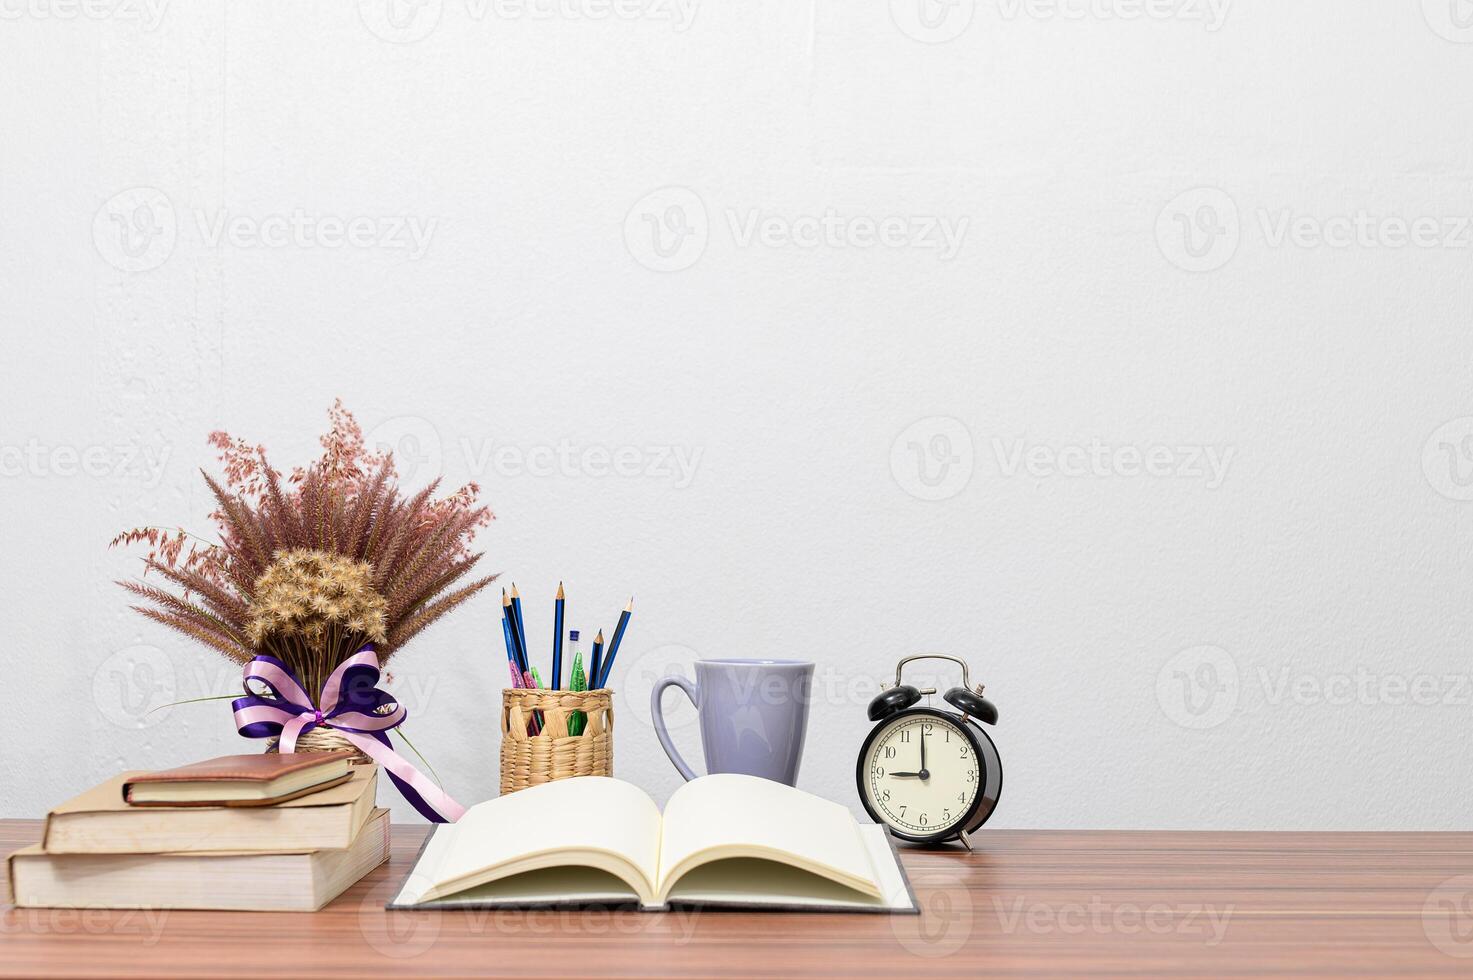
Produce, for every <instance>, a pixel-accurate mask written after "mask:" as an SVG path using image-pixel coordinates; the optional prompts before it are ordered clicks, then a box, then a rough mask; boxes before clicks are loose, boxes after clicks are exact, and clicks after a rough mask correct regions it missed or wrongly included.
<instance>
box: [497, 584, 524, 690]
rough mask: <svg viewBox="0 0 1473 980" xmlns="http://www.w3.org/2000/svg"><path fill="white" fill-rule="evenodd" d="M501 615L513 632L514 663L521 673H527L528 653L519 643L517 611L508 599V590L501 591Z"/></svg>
mask: <svg viewBox="0 0 1473 980" xmlns="http://www.w3.org/2000/svg"><path fill="white" fill-rule="evenodd" d="M501 615H502V616H503V617H504V618H505V619H506V622H507V626H508V628H509V629H510V630H511V652H512V662H513V663H515V664H516V665H517V671H518V672H519V673H526V670H527V668H526V663H527V652H526V651H525V650H523V649H522V646H521V644H520V643H518V642H517V610H516V607H515V606H513V605H512V604H511V599H510V598H508V597H507V594H506V590H505V589H502V590H501Z"/></svg>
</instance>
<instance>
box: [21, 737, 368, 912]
mask: <svg viewBox="0 0 1473 980" xmlns="http://www.w3.org/2000/svg"><path fill="white" fill-rule="evenodd" d="M350 757H351V753H348V752H341V753H320V754H303V755H285V756H282V755H249V756H226V757H224V758H221V759H211V760H209V761H207V762H201V763H196V764H194V765H191V766H184V767H181V768H179V769H171V770H166V771H164V772H157V773H124V774H122V775H120V776H115V777H114V778H112V779H109V780H108V781H107V782H104V783H102V784H101V785H100V786H95V787H93V788H92V789H90V790H88V791H87V792H85V793H83V794H81V795H80V796H77V797H75V798H74V799H71V800H68V801H67V802H66V803H63V804H62V805H61V806H58V807H56V808H55V809H54V810H52V811H51V812H50V813H49V814H47V816H46V826H45V830H44V832H43V834H42V838H41V843H40V844H36V845H33V846H31V847H27V848H25V849H23V850H20V851H16V852H15V853H14V854H11V855H10V857H9V858H8V860H7V861H6V871H7V876H6V877H7V879H8V881H9V886H10V893H11V894H10V897H11V901H12V904H14V905H18V906H32V907H41V908H57V907H61V908H148V909H224V910H231V911H236V910H238V911H315V910H317V909H320V908H322V907H323V906H324V905H326V904H327V903H328V902H330V901H332V900H333V899H334V898H336V897H337V896H338V895H340V894H341V893H342V892H343V891H345V890H346V889H347V888H348V887H349V886H351V885H352V884H353V883H354V882H356V881H358V879H360V878H362V877H363V876H364V875H366V874H367V873H368V872H370V871H372V870H373V869H374V868H376V867H378V866H379V865H380V864H382V863H383V862H384V861H385V860H386V859H387V858H388V856H389V813H388V811H387V810H381V809H377V808H375V806H374V803H375V800H376V797H377V783H378V780H377V770H376V769H375V768H374V767H372V766H353V765H351V764H350V761H349V760H350Z"/></svg>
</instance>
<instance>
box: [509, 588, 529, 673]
mask: <svg viewBox="0 0 1473 980" xmlns="http://www.w3.org/2000/svg"><path fill="white" fill-rule="evenodd" d="M511 611H512V612H514V613H516V618H515V619H513V620H512V622H511V625H512V627H513V628H514V629H515V630H516V632H517V647H518V649H520V650H521V651H522V673H524V674H525V673H526V672H527V670H528V668H529V667H530V666H531V663H532V660H531V654H530V652H529V651H528V650H527V621H526V620H525V619H523V618H522V597H521V596H520V595H518V594H517V583H515V582H513V583H512V584H511Z"/></svg>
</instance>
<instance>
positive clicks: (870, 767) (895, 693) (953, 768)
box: [855, 654, 1002, 849]
mask: <svg viewBox="0 0 1473 980" xmlns="http://www.w3.org/2000/svg"><path fill="white" fill-rule="evenodd" d="M913 660H949V661H951V662H952V663H954V664H958V665H959V666H960V667H961V669H962V686H961V687H953V688H951V689H950V690H948V691H947V692H946V693H945V694H943V695H942V696H941V698H942V700H943V701H945V702H946V703H947V704H949V705H951V707H953V708H955V709H956V710H955V711H945V710H941V709H938V708H929V707H916V704H917V702H919V701H920V700H921V696H922V695H923V694H935V693H936V689H935V688H915V687H911V686H910V685H908V684H902V683H901V682H900V673H901V671H902V670H903V669H904V668H905V665H906V664H908V663H910V662H911V661H913ZM869 718H870V721H873V722H877V723H878V724H876V725H875V727H874V730H873V731H871V732H870V733H869V736H868V737H867V738H865V740H864V745H863V747H861V748H860V750H859V764H858V766H857V767H856V769H855V779H856V781H857V783H858V785H859V799H860V801H861V802H862V803H863V804H864V809H865V811H866V812H868V813H869V815H870V816H871V817H873V818H874V819H875V821H876V822H878V823H882V824H884V825H885V826H886V827H887V828H888V829H889V831H890V833H891V835H892V836H894V837H895V838H897V839H899V840H902V841H907V842H909V843H912V844H941V843H945V842H947V841H952V840H959V841H961V843H962V844H964V845H966V847H967V848H968V849H970V848H971V846H972V845H971V842H970V841H969V840H968V836H969V835H970V834H971V833H972V832H973V831H975V830H976V829H977V828H979V827H981V826H982V825H983V824H984V823H986V822H987V819H988V818H989V817H991V816H992V812H993V811H994V810H995V809H997V800H998V796H999V795H1000V794H1001V792H1002V761H1001V760H1000V759H999V758H998V757H997V747H996V746H994V745H993V744H992V739H991V738H989V737H988V735H987V733H986V732H985V731H983V729H982V726H981V725H979V724H978V722H986V723H987V724H989V725H996V724H997V708H995V707H994V706H993V704H992V702H991V701H988V700H987V699H986V698H984V697H983V696H982V685H981V684H978V685H977V686H976V687H975V688H973V687H972V682H971V679H970V678H969V677H968V675H967V665H966V663H964V662H963V661H961V660H958V659H957V658H956V657H948V656H943V655H940V654H921V655H917V656H914V657H906V658H905V659H903V660H901V661H900V663H898V664H896V665H895V684H894V686H892V687H887V688H886V689H885V690H884V691H882V692H881V693H880V694H879V696H877V697H876V698H875V699H874V700H873V701H871V702H870V705H869Z"/></svg>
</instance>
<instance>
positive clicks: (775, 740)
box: [650, 660, 813, 786]
mask: <svg viewBox="0 0 1473 980" xmlns="http://www.w3.org/2000/svg"><path fill="white" fill-rule="evenodd" d="M671 685H674V686H675V687H678V688H680V689H681V690H682V691H684V692H685V693H686V695H687V696H688V697H689V698H690V700H691V703H692V704H694V705H695V706H696V713H697V716H698V718H699V719H700V723H701V746H702V747H703V748H704V749H705V753H706V771H707V772H740V773H746V774H747V775H749V776H761V777H763V778H764V779H772V780H775V781H777V782H779V783H787V784H788V785H789V786H792V785H794V784H795V783H796V782H797V781H798V765H799V763H801V762H802V761H803V738H804V736H805V735H806V734H807V732H808V704H809V702H810V701H812V699H813V662H812V661H809V660H697V661H696V680H695V683H691V682H690V681H689V680H687V679H686V678H684V677H681V676H679V675H678V674H676V675H672V676H670V677H662V678H661V679H660V680H659V681H658V682H656V684H655V687H654V690H652V691H650V718H651V720H653V721H654V724H655V734H656V735H657V736H659V738H660V745H662V746H663V747H664V749H665V754H666V755H668V756H669V757H670V761H671V762H673V763H675V768H676V769H678V770H680V774H681V775H682V776H684V777H685V778H686V779H695V778H696V774H695V773H694V772H692V771H691V768H690V766H688V765H686V764H685V760H684V759H682V758H681V757H680V753H679V752H677V751H675V745H674V744H673V743H672V742H671V741H670V733H669V732H668V731H666V730H665V712H664V711H663V710H662V709H661V708H660V695H661V694H663V693H664V691H665V688H667V687H670V686H671Z"/></svg>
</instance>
